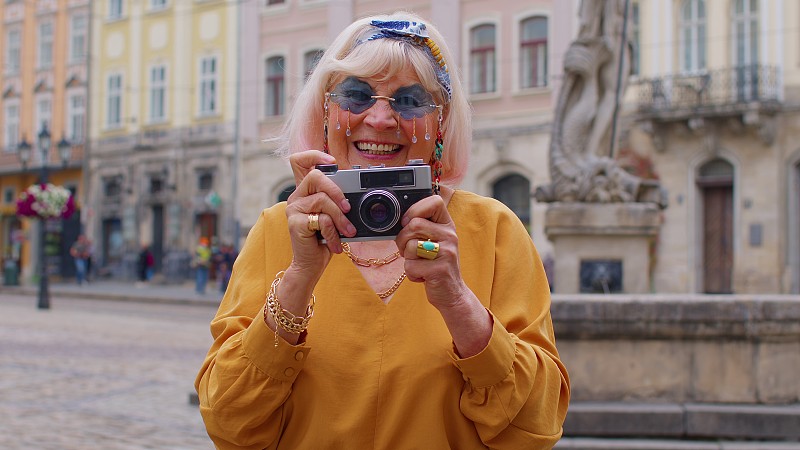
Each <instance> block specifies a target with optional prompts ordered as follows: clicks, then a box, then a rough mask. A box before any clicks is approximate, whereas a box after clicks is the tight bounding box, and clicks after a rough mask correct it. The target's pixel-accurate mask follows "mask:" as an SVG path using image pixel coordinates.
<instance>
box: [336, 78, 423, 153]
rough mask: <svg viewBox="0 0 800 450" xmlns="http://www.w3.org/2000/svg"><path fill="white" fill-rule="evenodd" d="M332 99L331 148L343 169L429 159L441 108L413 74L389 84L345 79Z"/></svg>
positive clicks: (389, 81)
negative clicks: (437, 106) (438, 107)
mask: <svg viewBox="0 0 800 450" xmlns="http://www.w3.org/2000/svg"><path fill="white" fill-rule="evenodd" d="M375 96H377V97H378V98H375ZM389 98H392V99H394V100H390V99H389ZM330 100H331V101H330V103H329V108H330V110H329V111H330V113H329V125H328V147H329V150H330V153H331V155H333V157H335V158H336V162H337V164H338V165H339V168H342V169H349V168H352V167H353V166H354V165H360V166H361V167H362V168H366V167H368V166H369V165H378V164H385V165H386V166H402V165H405V163H406V162H407V161H408V160H409V159H422V160H423V161H424V162H426V163H427V162H428V160H430V157H431V155H432V153H433V148H434V144H435V137H436V129H437V127H438V109H437V108H436V106H435V105H434V103H435V101H434V100H433V96H432V94H431V93H429V92H428V91H427V90H425V88H424V87H422V84H421V83H420V81H419V79H418V78H417V76H416V75H415V74H414V73H413V72H412V73H404V74H400V75H398V76H396V77H394V78H392V79H391V80H388V81H376V80H374V79H371V78H356V77H348V78H345V79H344V80H342V81H340V82H339V83H338V84H337V85H335V86H334V87H333V89H332V90H331V97H330ZM390 102H391V103H390ZM348 128H349V130H350V133H349V136H348V133H347V130H348ZM426 130H427V134H428V135H429V137H430V139H428V140H426V139H425V136H426ZM414 136H416V142H414V141H415V139H414Z"/></svg>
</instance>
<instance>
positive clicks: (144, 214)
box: [86, 0, 255, 279]
mask: <svg viewBox="0 0 800 450" xmlns="http://www.w3.org/2000/svg"><path fill="white" fill-rule="evenodd" d="M252 4H255V2H254V1H251V2H248V1H245V2H225V1H221V0H219V1H217V0H208V1H202V2H195V1H176V0H147V1H142V2H135V1H129V0H107V1H97V2H94V3H93V8H94V9H93V18H94V19H93V26H92V29H93V30H94V33H93V37H92V54H93V58H92V61H93V62H92V74H93V77H94V80H95V81H94V82H93V83H92V92H91V98H92V102H91V106H92V115H91V121H90V135H91V140H92V151H91V154H90V157H89V160H88V166H87V168H88V170H89V173H90V174H91V175H90V178H89V184H90V186H91V190H90V192H91V194H90V197H89V203H90V204H91V205H92V207H93V209H92V214H91V216H90V217H88V218H87V220H86V223H87V227H88V228H89V229H91V232H92V235H93V236H95V240H96V252H97V253H98V255H97V256H98V258H97V259H98V262H99V265H100V270H101V271H102V273H103V274H108V275H110V276H117V277H131V276H132V275H133V273H134V268H135V262H136V256H137V253H138V251H139V249H140V247H141V246H143V245H147V246H150V248H151V251H152V252H153V254H154V256H155V261H156V267H155V270H156V272H163V273H164V274H165V275H167V277H168V278H170V279H180V278H182V277H183V276H185V275H186V274H187V272H188V270H189V257H190V256H189V255H190V252H191V251H192V250H193V248H194V246H195V245H196V244H197V242H198V239H199V238H200V237H206V238H209V240H210V241H211V242H212V243H214V244H222V243H223V242H233V241H234V240H235V238H236V236H238V231H237V229H238V223H237V222H236V220H235V217H236V215H237V212H236V204H235V201H234V199H235V198H236V197H237V194H236V189H237V187H238V185H237V183H238V181H237V180H238V166H237V164H236V162H237V161H238V158H237V157H236V155H237V154H238V152H239V150H240V149H239V146H240V145H241V144H242V142H243V141H244V139H245V138H246V136H243V134H242V129H241V128H240V127H239V126H238V125H239V123H240V121H239V117H240V114H241V111H240V110H239V109H238V108H239V107H240V105H241V104H242V102H241V101H240V96H241V95H243V94H244V92H245V89H240V86H242V85H244V86H245V88H246V85H245V84H243V81H242V79H241V78H240V73H241V72H240V67H239V61H240V60H242V59H244V58H242V55H240V54H239V51H240V45H239V44H240V42H242V41H245V42H246V41H248V40H249V41H253V40H254V39H255V34H254V32H255V30H254V29H252V28H251V29H250V31H248V30H247V27H245V26H244V25H243V24H246V23H247V21H246V20H245V21H243V20H242V17H243V16H247V15H248V14H247V12H246V10H247V8H248V5H252ZM250 15H251V16H252V13H251V14H250ZM251 22H252V21H251ZM251 134H253V133H251Z"/></svg>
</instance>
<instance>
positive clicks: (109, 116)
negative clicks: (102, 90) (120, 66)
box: [106, 74, 122, 128]
mask: <svg viewBox="0 0 800 450" xmlns="http://www.w3.org/2000/svg"><path fill="white" fill-rule="evenodd" d="M106 95H107V105H108V110H107V111H106V126H107V127H108V128H116V127H119V126H121V125H122V75H119V74H115V75H110V76H109V77H108V92H107V94H106Z"/></svg>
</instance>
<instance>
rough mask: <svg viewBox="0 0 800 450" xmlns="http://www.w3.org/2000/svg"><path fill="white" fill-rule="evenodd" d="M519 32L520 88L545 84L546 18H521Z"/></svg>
mask: <svg viewBox="0 0 800 450" xmlns="http://www.w3.org/2000/svg"><path fill="white" fill-rule="evenodd" d="M519 34H520V36H519V47H520V48H519V51H520V76H519V80H520V88H522V89H527V88H533V87H544V86H547V18H546V17H531V18H528V19H525V20H523V21H522V23H521V24H520V33H519Z"/></svg>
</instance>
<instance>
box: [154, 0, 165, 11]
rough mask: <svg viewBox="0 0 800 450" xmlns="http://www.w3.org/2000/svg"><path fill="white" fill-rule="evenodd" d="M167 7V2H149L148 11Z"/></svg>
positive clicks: (156, 0) (158, 0)
mask: <svg viewBox="0 0 800 450" xmlns="http://www.w3.org/2000/svg"><path fill="white" fill-rule="evenodd" d="M166 7H167V0H150V9H164V8H166Z"/></svg>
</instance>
